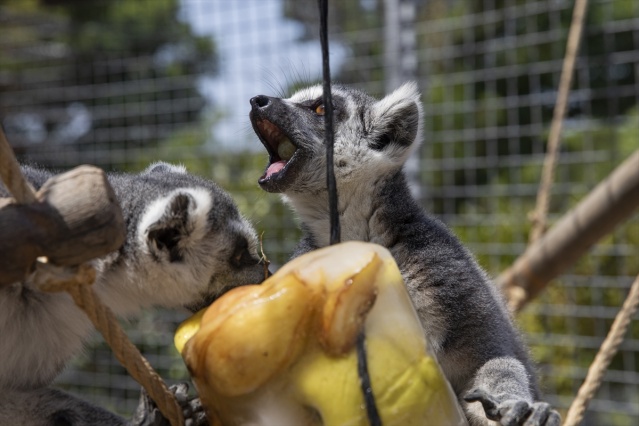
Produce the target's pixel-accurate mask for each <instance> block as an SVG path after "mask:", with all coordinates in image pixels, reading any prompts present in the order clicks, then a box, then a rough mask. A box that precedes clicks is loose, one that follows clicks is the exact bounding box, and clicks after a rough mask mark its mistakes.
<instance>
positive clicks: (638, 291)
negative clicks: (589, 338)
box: [564, 276, 639, 426]
mask: <svg viewBox="0 0 639 426" xmlns="http://www.w3.org/2000/svg"><path fill="white" fill-rule="evenodd" d="M637 306H639V276H637V278H636V279H635V281H634V282H633V283H632V286H631V287H630V293H628V297H627V298H626V301H625V302H624V304H623V307H622V308H621V310H620V311H619V313H618V314H617V316H616V317H615V321H614V322H613V323H612V327H610V331H609V332H608V336H606V340H604V342H603V343H602V344H601V347H600V348H599V352H598V353H597V356H595V360H594V361H593V362H592V365H591V366H590V368H589V369H588V374H587V375H586V379H585V380H584V383H583V384H582V385H581V387H580V388H579V392H578V393H577V397H576V398H575V400H574V401H573V403H572V405H571V406H570V409H569V410H568V414H567V415H566V422H565V423H564V426H576V425H578V424H579V423H581V420H582V419H583V417H584V413H585V411H586V408H587V407H588V403H589V402H590V400H591V399H592V398H593V397H594V396H595V393H596V392H597V389H599V386H600V385H601V381H602V379H603V377H604V374H605V373H606V370H607V369H608V365H610V361H611V360H612V358H613V357H614V356H615V354H616V353H617V350H618V349H619V346H620V345H621V343H622V342H623V338H624V336H625V334H626V331H627V330H628V326H629V325H630V321H631V320H632V316H633V315H634V314H635V312H637Z"/></svg>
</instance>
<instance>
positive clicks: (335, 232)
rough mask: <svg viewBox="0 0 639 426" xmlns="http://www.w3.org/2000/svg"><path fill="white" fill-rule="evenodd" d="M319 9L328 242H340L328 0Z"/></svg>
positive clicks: (319, 2)
mask: <svg viewBox="0 0 639 426" xmlns="http://www.w3.org/2000/svg"><path fill="white" fill-rule="evenodd" d="M318 6H319V10H320V44H321V45H322V75H323V81H324V84H323V88H324V90H323V102H324V141H325V143H326V186H327V187H328V209H329V212H330V224H331V235H330V240H329V241H330V244H337V243H339V242H340V238H341V237H340V233H341V231H340V226H339V213H338V211H337V184H336V182H335V167H334V164H333V151H334V146H335V137H334V134H333V96H332V95H331V69H330V65H329V60H328V1H327V0H318Z"/></svg>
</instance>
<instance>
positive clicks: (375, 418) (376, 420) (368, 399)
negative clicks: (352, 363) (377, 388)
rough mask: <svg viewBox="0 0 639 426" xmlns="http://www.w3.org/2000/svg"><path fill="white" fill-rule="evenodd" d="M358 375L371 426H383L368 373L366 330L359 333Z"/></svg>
mask: <svg viewBox="0 0 639 426" xmlns="http://www.w3.org/2000/svg"><path fill="white" fill-rule="evenodd" d="M357 376H358V377H359V386H360V388H361V390H362V395H364V405H365V406H366V415H367V416H368V422H369V423H370V424H371V426H382V419H381V418H380V417H379V412H378V411H377V404H376V403H375V395H373V388H372V387H371V377H370V375H369V374H368V361H367V360H366V337H365V336H364V330H362V331H361V332H360V333H359V334H358V335H357Z"/></svg>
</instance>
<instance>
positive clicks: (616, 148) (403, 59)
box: [0, 0, 639, 425]
mask: <svg viewBox="0 0 639 426" xmlns="http://www.w3.org/2000/svg"><path fill="white" fill-rule="evenodd" d="M391 3H392V7H393V8H395V9H386V13H385V5H386V6H387V7H391V6H390V4H391ZM572 6H573V2H571V1H567V0H545V1H521V0H491V1H488V0H486V1H472V2H471V1H461V0H459V1H452V2H450V1H444V0H429V1H414V2H412V1H406V0H395V1H393V2H384V1H382V0H360V1H358V2H331V4H330V5H329V7H330V10H331V15H330V23H331V28H330V34H331V36H330V37H331V61H332V68H333V69H332V72H333V76H334V77H335V80H339V81H341V82H344V83H347V84H352V85H354V86H357V87H360V88H363V89H365V90H367V91H369V92H370V93H371V94H374V95H376V96H381V95H382V94H383V93H384V91H385V90H387V88H388V87H389V86H390V87H393V84H395V83H392V81H393V80H392V79H395V81H397V79H398V78H399V80H401V79H402V78H406V76H409V77H410V78H415V79H416V80H417V81H418V83H419V85H420V87H421V89H422V92H423V102H424V111H425V115H424V123H425V136H424V143H423V145H422V148H421V151H420V155H419V161H418V162H417V164H416V165H415V164H413V166H412V169H411V170H412V173H413V175H414V176H413V179H414V181H415V182H416V183H417V184H418V185H417V188H418V191H417V192H418V193H419V196H420V198H421V200H422V202H423V205H424V206H425V207H426V208H427V209H428V210H429V211H431V212H433V213H434V214H435V215H437V216H439V217H440V218H442V219H443V220H444V221H445V222H446V223H447V224H448V225H449V226H451V227H452V228H453V229H454V230H455V231H456V233H457V234H458V235H459V236H460V238H461V239H462V240H463V241H464V242H465V243H466V244H467V245H468V246H469V247H470V249H471V250H472V251H473V252H474V253H475V254H476V256H477V257H478V259H479V261H480V263H481V265H482V266H483V267H484V268H485V269H487V270H488V271H489V273H491V274H493V275H497V274H499V273H500V272H501V271H503V270H504V269H505V268H506V267H507V266H509V265H510V264H511V263H512V261H513V260H514V259H515V258H516V257H517V256H518V255H519V254H521V253H522V252H523V250H524V248H525V246H526V244H527V240H528V232H529V229H530V222H529V219H528V213H529V212H530V211H531V210H532V209H533V206H534V201H535V196H536V191H537V187H538V182H539V178H540V171H541V164H542V162H543V157H544V152H545V141H546V137H547V133H548V129H549V123H550V119H551V116H552V110H553V106H554V102H555V98H556V93H557V87H558V82H559V75H560V70H561V66H562V59H563V55H564V51H565V44H566V37H567V32H568V26H569V23H570V18H571V13H572ZM389 10H390V11H391V12H393V11H394V12H397V13H389ZM392 19H396V20H398V21H393V20H392ZM0 22H1V24H2V28H3V36H2V37H1V38H0V119H1V120H2V125H3V127H4V129H5V131H6V133H7V136H8V138H9V140H10V142H11V143H12V145H13V146H14V148H15V150H16V152H17V153H18V155H19V157H20V158H21V159H22V160H24V161H34V162H38V163H42V164H45V165H48V166H52V167H59V168H66V167H71V166H75V165H77V164H80V163H93V164H97V165H99V166H102V167H104V168H106V169H117V170H139V169H141V168H143V167H144V165H146V164H147V163H148V162H150V161H155V160H160V159H161V160H165V161H171V162H181V163H184V164H185V165H186V166H187V167H188V168H189V169H191V171H194V172H196V173H199V174H202V175H205V176H208V177H210V178H212V179H214V180H216V181H217V182H218V183H220V184H221V185H222V186H223V187H224V188H226V189H227V190H229V191H230V192H231V193H232V194H233V196H234V198H235V199H236V200H237V202H238V204H239V206H240V208H241V209H242V211H243V212H244V213H245V214H246V215H247V217H249V218H250V219H251V220H253V221H254V223H255V225H256V227H257V228H258V230H259V232H260V233H263V238H264V250H265V252H266V254H267V255H268V256H269V257H270V258H271V259H272V260H274V263H275V264H276V265H281V264H282V263H283V262H285V261H286V259H287V256H288V254H289V253H290V252H291V251H292V249H293V247H294V246H295V243H296V240H297V238H298V237H299V232H298V231H297V229H296V224H295V222H294V220H293V218H292V214H291V213H290V212H289V211H288V209H287V208H286V207H284V206H283V205H282V204H281V203H280V202H279V200H278V199H277V197H275V196H273V195H269V194H265V193H262V192H261V191H260V190H259V189H258V188H257V185H256V180H257V178H258V177H259V175H260V174H261V172H262V171H263V167H264V166H265V163H266V158H265V157H266V156H265V154H264V153H263V152H262V148H261V145H260V144H259V142H258V141H257V138H256V137H255V136H254V135H253V133H252V130H251V126H250V123H249V121H248V110H249V104H248V99H249V98H250V97H251V96H254V95H257V94H267V95H280V94H286V93H289V92H290V91H291V90H292V89H294V88H295V87H299V85H300V84H303V83H304V82H314V81H317V80H318V78H319V75H320V61H321V55H320V49H319V44H318V41H317V34H318V31H317V22H318V18H317V5H316V2H315V1H293V0H268V1H267V0H259V1H258V0H250V1H248V0H247V1H243V2H234V1H231V0H210V1H209V0H183V1H182V2H179V1H178V0H146V1H133V0H119V1H109V2H107V1H100V2H81V1H74V0H39V1H36V0H33V1H28V2H24V1H18V0H0ZM398 22H399V24H398ZM385 46H388V49H386V50H385ZM391 46H392V49H395V50H397V49H399V50H398V51H395V50H393V51H389V49H391ZM398 52H399V53H398ZM398 76H399V77H398ZM389 81H391V83H389ZM638 105H639V2H637V1H635V0H592V1H591V2H590V6H589V10H588V14H587V19H586V23H585V30H584V34H583V42H582V47H581V50H580V54H579V56H578V58H577V63H576V71H575V78H574V83H573V90H572V93H571V95H570V102H569V107H568V114H567V118H566V121H565V125H564V135H563V141H562V149H561V155H560V159H559V166H558V170H557V176H556V184H555V186H554V187H553V192H552V194H553V198H552V202H551V219H553V220H554V219H556V218H558V217H559V216H560V215H561V214H562V213H565V212H566V211H568V210H569V209H570V208H571V207H572V206H574V205H575V204H576V202H577V201H578V200H579V199H580V198H581V197H583V196H584V195H585V194H586V193H587V192H588V191H589V190H591V189H592V188H593V187H594V186H595V185H596V184H597V183H598V182H599V181H601V180H602V179H603V178H604V177H605V176H606V175H607V174H608V173H609V172H610V171H611V170H613V169H614V167H615V166H616V165H618V164H619V163H620V162H621V161H622V160H623V159H624V158H626V157H627V156H628V155H629V154H630V153H631V152H633V151H634V150H636V149H639V106H638ZM637 274H639V217H637V216H636V215H635V216H634V217H633V218H632V219H631V220H630V221H628V222H627V223H625V224H624V225H622V226H620V227H619V228H618V229H617V230H616V231H615V232H614V233H613V234H612V235H610V236H609V237H607V238H605V239H604V240H603V241H601V242H600V243H599V244H598V245H597V246H596V247H595V248H594V249H593V250H592V251H591V252H590V253H589V254H588V255H587V256H585V257H584V258H583V259H582V260H581V261H580V262H579V263H578V264H577V265H576V266H575V267H574V268H572V269H571V270H570V271H569V272H568V273H566V274H564V275H562V276H561V277H560V279H558V280H557V281H556V282H554V283H553V284H552V286H551V287H549V289H548V290H547V291H546V292H545V293H544V294H543V296H542V297H541V298H540V299H539V300H538V301H536V302H535V303H534V304H532V305H531V306H529V307H528V308H526V310H525V311H524V312H523V313H522V314H521V315H520V316H519V317H518V320H519V323H520V325H521V326H522V328H523V329H524V331H525V334H526V337H527V339H528V341H529V342H530V345H531V347H532V353H533V356H534V358H535V360H536V361H537V362H538V363H539V368H540V373H541V377H542V386H543V389H544V392H545V395H546V398H547V399H548V400H549V401H550V402H551V403H553V404H554V405H556V406H557V407H559V408H560V409H562V410H565V409H566V408H567V407H568V405H569V404H570V402H571V401H572V398H573V397H574V395H575V394H576V392H577V389H578V387H579V385H580V384H581V382H582V381H583V379H584V377H585V374H586V371H587V368H588V366H589V364H590V362H591V361H592V359H593V357H594V354H595V352H596V350H597V349H598V347H599V345H600V343H601V341H602V340H603V338H604V336H605V335H606V333H607V331H608V328H609V327H610V324H611V323H612V320H613V318H614V316H615V314H616V312H617V310H618V307H619V306H621V303H622V302H623V298H624V297H625V295H626V294H627V292H628V288H629V286H630V283H631V282H632V280H633V279H634V277H635V276H636V275H637ZM183 317H184V315H183V314H174V313H160V314H158V313H148V314H146V315H145V316H144V317H143V318H142V319H141V320H139V321H136V322H134V323H133V324H131V326H130V327H129V330H130V335H131V337H132V338H133V340H134V342H135V343H136V344H137V345H139V347H140V348H141V350H142V351H143V353H144V354H145V355H146V356H147V357H148V358H149V360H150V362H151V363H152V364H153V365H154V366H156V367H157V368H158V370H159V372H160V374H161V375H162V376H163V377H165V378H168V379H169V380H170V381H171V380H181V379H182V380H183V379H185V378H186V377H187V374H186V371H185V369H184V367H183V365H182V362H181V360H180V358H179V356H177V354H176V352H175V350H174V349H173V348H172V334H173V330H174V328H175V324H176V322H177V321H179V319H181V318H183ZM100 341H101V340H100V339H96V344H95V345H94V346H93V349H91V350H90V351H89V352H87V353H86V354H85V355H84V356H83V357H81V359H79V360H78V361H77V362H76V363H75V365H74V367H73V368H71V369H69V370H67V371H66V372H65V374H64V375H63V376H62V377H61V378H60V379H59V380H58V384H59V385H60V386H63V387H65V388H67V389H70V390H71V391H73V392H76V393H79V394H82V395H84V396H86V397H87V398H89V399H91V400H93V401H95V402H97V403H99V404H101V405H103V406H106V407H109V408H111V409H114V410H116V411H119V412H121V413H125V414H130V413H131V411H132V409H133V407H134V406H135V405H136V403H137V401H136V400H137V397H138V395H139V387H138V385H137V384H136V383H135V382H134V381H132V380H131V379H130V378H128V377H126V374H125V373H124V370H123V369H122V368H121V367H120V366H119V365H118V364H117V362H116V361H115V360H114V358H113V357H112V356H111V355H110V353H109V350H108V349H107V348H106V347H104V345H103V344H100V343H99V342H100ZM638 422H639V321H637V320H635V321H634V322H633V323H632V324H631V329H630V332H629V333H628V336H627V339H626V340H625V342H624V343H623V345H622V347H621V350H620V352H619V354H618V355H617V356H616V357H615V358H614V359H613V362H612V364H611V367H610V369H609V371H608V373H607V374H606V376H605V380H604V383H603V386H602V388H601V389H600V391H599V392H598V394H597V396H596V398H595V400H593V402H592V403H591V405H590V408H589V411H588V413H587V417H586V420H585V424H592V425H599V424H606V425H609V424H610V425H613V424H615V425H626V424H628V425H630V424H637V423H638Z"/></svg>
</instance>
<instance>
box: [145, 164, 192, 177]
mask: <svg viewBox="0 0 639 426" xmlns="http://www.w3.org/2000/svg"><path fill="white" fill-rule="evenodd" d="M152 173H181V174H184V173H186V167H184V166H183V165H181V164H178V165H174V164H170V163H165V162H164V161H158V162H155V163H153V164H151V165H150V166H149V167H147V168H146V169H145V170H144V172H142V174H145V175H149V174H152Z"/></svg>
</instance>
